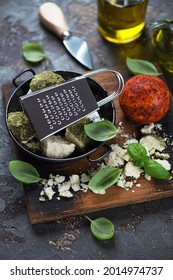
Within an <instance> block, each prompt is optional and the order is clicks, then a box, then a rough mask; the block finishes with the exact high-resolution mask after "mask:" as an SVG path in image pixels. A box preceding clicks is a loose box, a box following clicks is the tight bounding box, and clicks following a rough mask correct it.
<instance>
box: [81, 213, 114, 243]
mask: <svg viewBox="0 0 173 280" xmlns="http://www.w3.org/2000/svg"><path fill="white" fill-rule="evenodd" d="M85 217H86V218H87V219H88V220H89V221H90V222H91V225H90V229H91V232H92V234H93V236H94V237H96V238H97V239H100V240H108V239H110V238H112V237H113V236H114V233H115V229H114V224H113V223H112V222H111V221H110V220H108V219H107V218H103V217H102V218H97V219H95V220H91V219H90V218H89V217H88V216H85Z"/></svg>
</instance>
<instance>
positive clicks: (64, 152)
mask: <svg viewBox="0 0 173 280" xmlns="http://www.w3.org/2000/svg"><path fill="white" fill-rule="evenodd" d="M41 146H42V149H43V153H44V155H46V156H47V157H50V158H65V157H67V156H69V155H70V154H72V153H73V152H74V150H75V147H76V146H75V145H74V144H73V143H71V142H69V141H67V140H66V139H64V138H63V137H61V136H60V135H57V136H54V135H53V136H50V137H48V138H46V139H44V140H43V141H41Z"/></svg>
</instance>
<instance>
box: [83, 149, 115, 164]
mask: <svg viewBox="0 0 173 280" xmlns="http://www.w3.org/2000/svg"><path fill="white" fill-rule="evenodd" d="M103 147H105V148H106V149H107V151H106V152H105V153H104V154H102V155H101V156H100V157H98V158H96V159H92V158H91V157H90V156H87V159H88V160H89V161H90V162H93V163H96V162H98V161H100V160H102V159H104V158H105V157H106V156H108V155H109V153H110V152H111V151H112V149H111V147H110V146H109V145H106V144H104V145H103Z"/></svg>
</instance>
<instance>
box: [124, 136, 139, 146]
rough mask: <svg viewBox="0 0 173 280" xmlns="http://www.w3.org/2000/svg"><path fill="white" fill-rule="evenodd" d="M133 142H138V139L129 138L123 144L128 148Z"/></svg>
mask: <svg viewBox="0 0 173 280" xmlns="http://www.w3.org/2000/svg"><path fill="white" fill-rule="evenodd" d="M132 143H138V140H137V139H135V138H132V139H127V141H126V142H125V143H124V145H123V146H124V147H125V148H127V146H128V145H129V144H132Z"/></svg>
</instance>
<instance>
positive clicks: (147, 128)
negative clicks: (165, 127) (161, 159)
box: [141, 123, 155, 134]
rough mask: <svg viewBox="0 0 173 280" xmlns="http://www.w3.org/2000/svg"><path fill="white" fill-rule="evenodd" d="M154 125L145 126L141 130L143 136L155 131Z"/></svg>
mask: <svg viewBox="0 0 173 280" xmlns="http://www.w3.org/2000/svg"><path fill="white" fill-rule="evenodd" d="M154 127H155V126H154V123H150V124H147V125H144V127H143V128H141V132H142V133H143V134H151V133H152V132H153V130H154Z"/></svg>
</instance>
